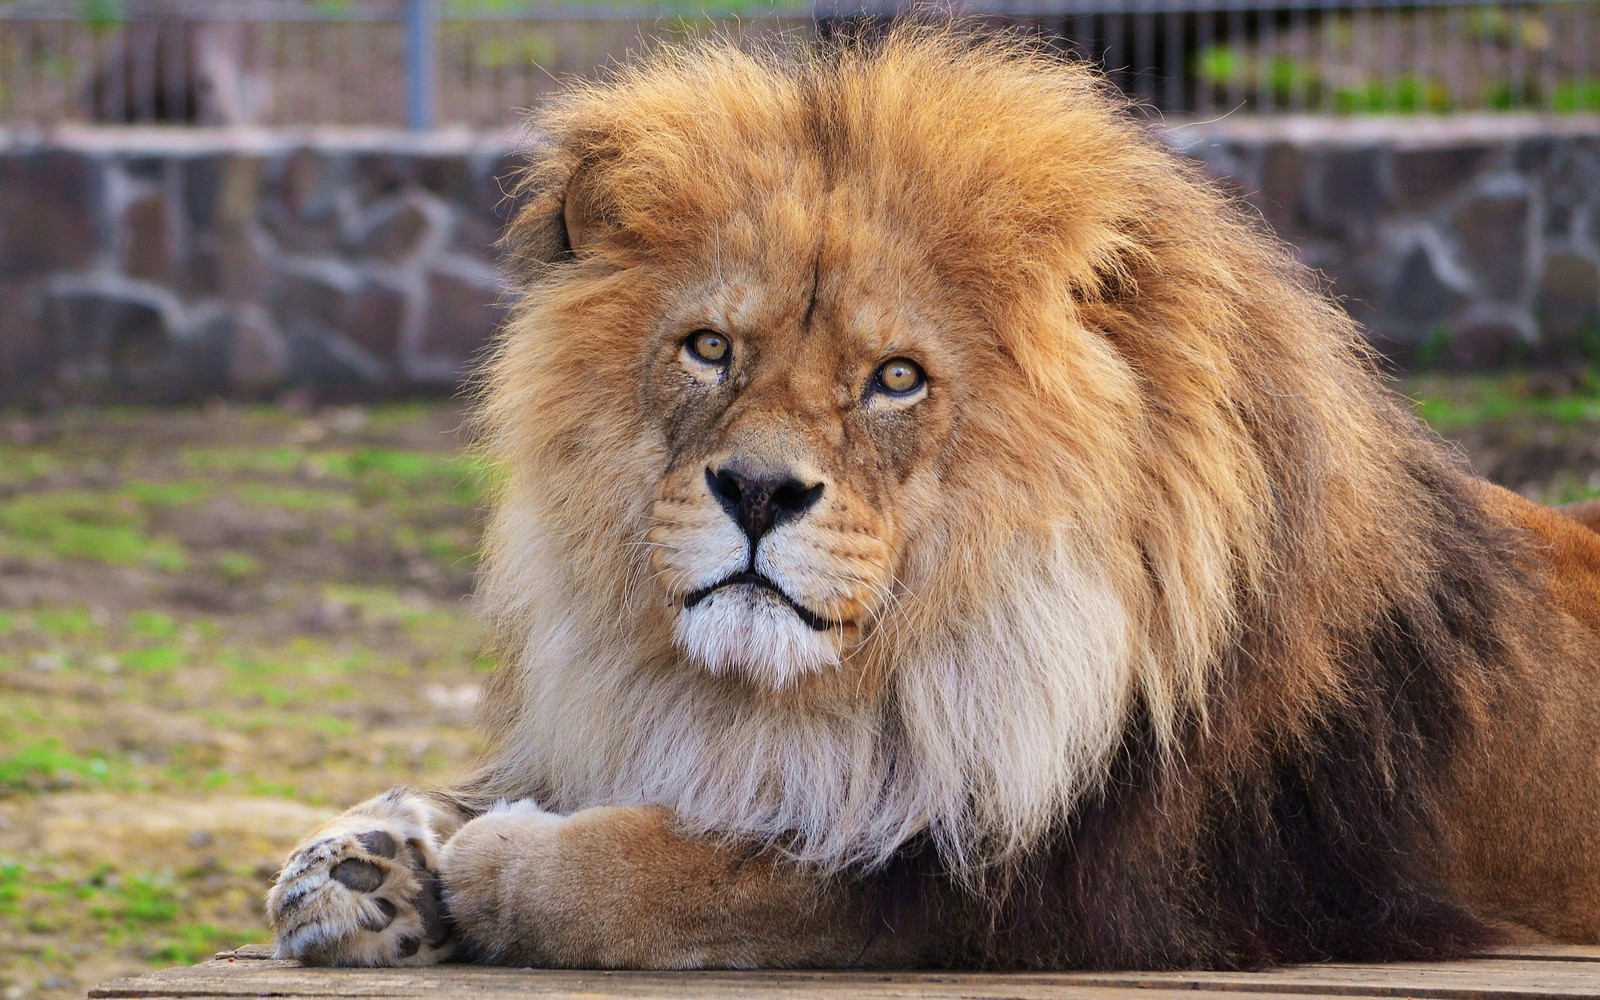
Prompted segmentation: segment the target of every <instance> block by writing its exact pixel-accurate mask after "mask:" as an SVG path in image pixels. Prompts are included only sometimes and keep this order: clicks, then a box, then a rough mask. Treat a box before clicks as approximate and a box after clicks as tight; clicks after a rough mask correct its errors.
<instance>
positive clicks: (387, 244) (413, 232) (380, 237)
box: [352, 199, 432, 264]
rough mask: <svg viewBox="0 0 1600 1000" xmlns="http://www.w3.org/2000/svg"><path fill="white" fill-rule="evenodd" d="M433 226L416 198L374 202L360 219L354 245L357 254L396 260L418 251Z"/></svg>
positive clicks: (408, 256)
mask: <svg viewBox="0 0 1600 1000" xmlns="http://www.w3.org/2000/svg"><path fill="white" fill-rule="evenodd" d="M431 228H432V220H431V218H430V217H429V215H428V212H427V211H426V210H425V209H424V208H423V206H422V205H421V204H419V203H418V202H417V201H415V200H411V199H402V200H393V201H389V202H386V203H382V204H379V205H377V206H375V207H374V208H373V209H372V210H371V211H370V212H368V213H367V215H366V216H365V217H364V218H363V219H362V220H361V222H360V224H359V225H358V226H357V227H356V232H355V237H354V239H353V241H352V244H353V246H352V249H353V250H354V251H355V253H356V254H357V256H363V257H375V258H377V259H379V260H384V261H388V262H389V263H392V264H397V263H400V262H401V261H404V260H407V259H409V258H410V257H411V256H412V255H414V254H415V253H416V252H417V248H418V247H420V246H421V245H422V243H423V241H424V240H425V239H426V238H427V236H428V233H429V230H430V229H431Z"/></svg>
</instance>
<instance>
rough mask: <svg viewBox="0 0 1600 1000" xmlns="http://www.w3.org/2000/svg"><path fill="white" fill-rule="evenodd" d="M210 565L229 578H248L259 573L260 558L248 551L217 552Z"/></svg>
mask: <svg viewBox="0 0 1600 1000" xmlns="http://www.w3.org/2000/svg"><path fill="white" fill-rule="evenodd" d="M212 566H213V567H215V568H216V571H217V572H218V573H220V574H222V575H223V576H224V577H226V578H227V579H229V580H235V581H237V580H248V579H250V578H251V577H254V576H260V575H261V560H259V559H257V558H256V557H255V556H252V555H250V554H249V553H248V552H235V551H232V550H229V551H226V552H219V553H217V556H216V559H215V560H213V562H212Z"/></svg>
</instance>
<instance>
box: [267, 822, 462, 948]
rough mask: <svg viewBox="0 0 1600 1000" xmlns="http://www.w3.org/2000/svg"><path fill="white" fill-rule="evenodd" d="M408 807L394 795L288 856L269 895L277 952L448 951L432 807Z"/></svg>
mask: <svg viewBox="0 0 1600 1000" xmlns="http://www.w3.org/2000/svg"><path fill="white" fill-rule="evenodd" d="M408 805H410V804H409V803H407V802H406V801H405V798H404V797H402V796H396V795H391V796H382V797H380V798H378V799H375V800H373V801H372V802H370V803H367V804H365V805H364V806H358V807H357V808H356V809H355V810H352V811H351V813H347V814H346V815H344V816H341V817H339V818H338V819H337V820H335V821H334V822H333V823H331V824H329V825H328V826H326V827H324V828H323V829H321V830H320V831H318V832H317V833H316V834H314V835H313V836H312V837H311V838H310V840H309V841H308V842H307V843H305V844H303V845H301V846H300V847H299V848H298V849H296V850H295V852H294V853H293V854H291V855H290V856H289V860H288V861H287V862H286V863H285V864H284V866H283V870H282V871H281V872H280V873H279V874H278V881H277V883H276V884H275V885H274V886H273V887H272V891H271V892H270V893H268V894H267V914H268V917H269V918H270V920H271V922H272V929H273V935H274V938H275V939H276V941H277V956H278V957H279V958H293V959H299V960H300V961H302V962H305V963H307V964H308V965H367V966H375V965H431V964H433V963H435V962H440V961H443V960H444V959H445V958H447V957H449V955H450V953H451V952H452V951H453V950H454V948H455V940H454V935H453V934H452V933H451V927H450V921H449V920H448V918H447V917H446V915H445V912H444V907H443V905H442V903H441V902H440V886H439V878H438V875H437V874H436V873H437V871H438V852H437V847H436V845H435V844H434V842H433V835H432V832H431V831H430V830H429V829H428V828H427V825H426V820H425V818H424V817H425V816H426V813H425V812H424V811H422V810H420V809H415V808H408ZM374 807H377V808H374ZM385 814H386V815H385Z"/></svg>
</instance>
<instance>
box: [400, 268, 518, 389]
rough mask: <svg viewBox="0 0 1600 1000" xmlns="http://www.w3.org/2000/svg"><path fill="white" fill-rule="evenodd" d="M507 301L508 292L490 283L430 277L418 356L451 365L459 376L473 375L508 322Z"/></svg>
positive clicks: (451, 276)
mask: <svg viewBox="0 0 1600 1000" xmlns="http://www.w3.org/2000/svg"><path fill="white" fill-rule="evenodd" d="M503 297H504V292H503V291H502V290H501V289H500V288H498V287H496V286H495V285H494V284H493V283H492V282H490V281H487V280H474V279H471V278H468V277H464V276H461V275H458V274H451V273H442V272H436V273H434V274H430V275H428V294H427V309H426V311H425V312H424V313H423V324H422V339H421V343H420V344H418V349H417V353H418V354H419V355H420V356H421V357H423V358H426V359H428V360H429V361H432V362H440V361H443V362H445V363H447V364H449V365H450V366H451V367H452V368H453V369H454V370H455V371H456V372H457V373H458V374H465V373H467V372H469V371H470V370H471V369H472V365H473V362H474V361H475V359H476V358H478V357H479V356H480V355H481V353H482V351H483V349H484V347H485V346H486V345H487V344H488V343H489V340H490V338H491V337H493V335H494V332H495V330H496V329H498V328H499V326H500V323H501V322H502V321H503V319H504V314H505V310H504V306H503V304H502V301H501V300H502V299H503Z"/></svg>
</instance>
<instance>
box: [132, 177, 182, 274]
mask: <svg viewBox="0 0 1600 1000" xmlns="http://www.w3.org/2000/svg"><path fill="white" fill-rule="evenodd" d="M117 236H118V243H119V244H120V246H119V248H118V249H119V253H118V259H119V263H120V266H121V269H122V273H123V274H126V275H128V276H129V277H132V278H137V279H139V280H141V281H155V282H163V283H167V282H171V281H172V280H173V273H172V268H173V264H174V263H175V258H176V256H177V254H176V247H174V245H173V235H172V225H171V222H170V221H169V218H168V203H167V197H166V195H165V194H163V193H162V192H160V191H152V192H148V193H146V194H144V195H142V196H140V197H138V198H135V199H134V200H133V201H131V202H129V204H128V207H127V208H126V209H125V210H124V211H123V213H122V218H121V220H120V221H119V223H118V227H117Z"/></svg>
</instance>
